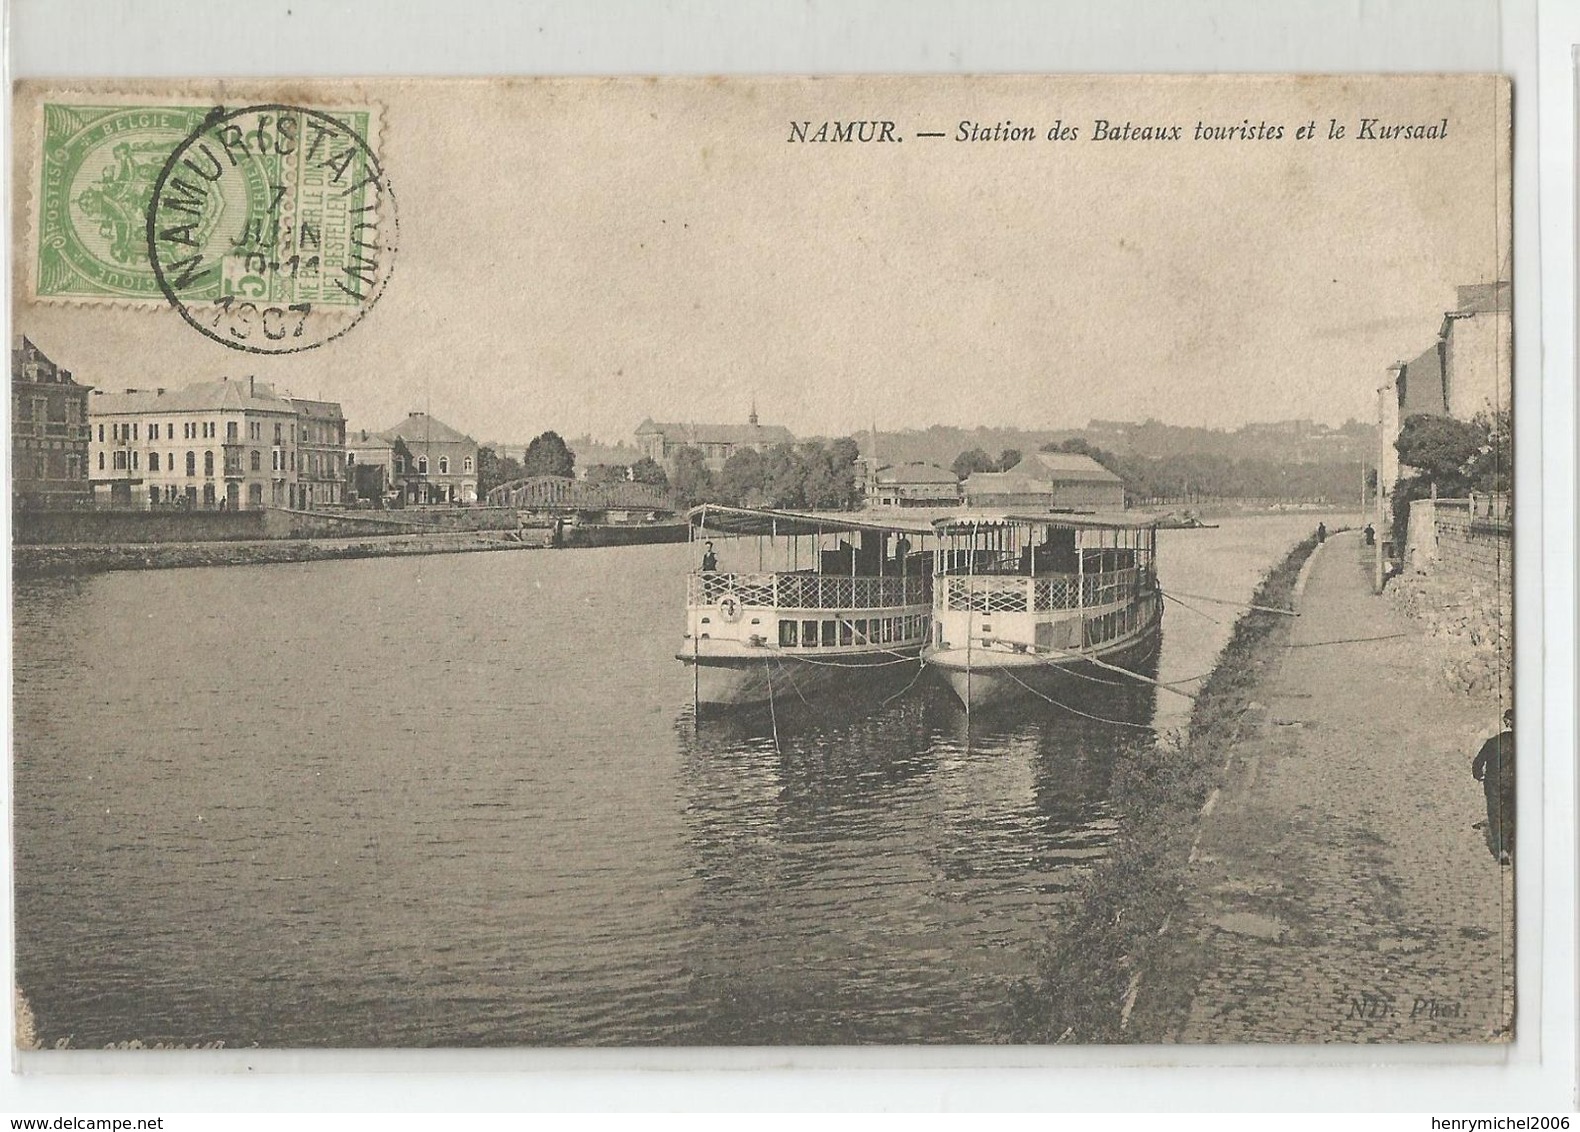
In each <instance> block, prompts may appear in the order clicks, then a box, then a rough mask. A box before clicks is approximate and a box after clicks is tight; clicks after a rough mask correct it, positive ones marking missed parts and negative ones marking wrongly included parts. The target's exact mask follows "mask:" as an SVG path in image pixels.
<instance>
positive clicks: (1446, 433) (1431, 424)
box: [1393, 413, 1514, 536]
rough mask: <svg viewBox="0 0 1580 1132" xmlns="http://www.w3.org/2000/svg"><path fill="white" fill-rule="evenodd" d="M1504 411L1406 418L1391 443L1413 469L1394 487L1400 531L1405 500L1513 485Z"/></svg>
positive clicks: (1399, 533)
mask: <svg viewBox="0 0 1580 1132" xmlns="http://www.w3.org/2000/svg"><path fill="white" fill-rule="evenodd" d="M1510 424H1511V421H1510V418H1509V414H1508V413H1499V414H1498V415H1497V416H1495V417H1489V416H1487V415H1486V414H1481V415H1478V416H1477V417H1475V418H1474V419H1473V420H1469V421H1458V420H1454V419H1452V418H1451V417H1431V416H1425V415H1420V416H1413V417H1406V418H1405V421H1404V423H1403V424H1402V425H1401V426H1400V428H1399V439H1398V440H1396V441H1394V448H1395V449H1396V450H1397V451H1398V453H1399V461H1400V463H1402V464H1405V465H1408V466H1409V467H1412V468H1415V469H1416V471H1415V474H1414V475H1409V476H1401V477H1400V478H1399V482H1398V483H1397V484H1396V485H1395V486H1394V493H1393V524H1394V531H1395V532H1396V536H1402V532H1403V531H1404V530H1405V528H1406V526H1407V524H1408V523H1409V518H1410V504H1411V503H1413V502H1415V501H1416V500H1417V499H1429V498H1431V497H1432V496H1433V495H1434V494H1435V495H1438V496H1441V497H1443V498H1446V499H1454V498H1463V497H1464V496H1466V495H1469V494H1470V493H1472V492H1474V493H1476V494H1484V493H1490V492H1495V491H1508V490H1509V489H1510V487H1511V485H1512V484H1513V475H1514V463H1513V456H1514V454H1513V452H1512V450H1511V446H1510V437H1511V433H1510V431H1509V427H1510Z"/></svg>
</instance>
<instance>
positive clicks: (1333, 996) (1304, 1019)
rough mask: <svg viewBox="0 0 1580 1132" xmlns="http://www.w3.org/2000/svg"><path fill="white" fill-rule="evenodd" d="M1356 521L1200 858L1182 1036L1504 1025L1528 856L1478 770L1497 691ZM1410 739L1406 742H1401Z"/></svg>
mask: <svg viewBox="0 0 1580 1132" xmlns="http://www.w3.org/2000/svg"><path fill="white" fill-rule="evenodd" d="M1363 549H1364V548H1362V547H1361V546H1360V539H1359V537H1358V536H1357V535H1355V534H1353V533H1350V534H1345V535H1340V536H1337V537H1335V538H1332V539H1330V540H1329V541H1328V543H1327V544H1326V545H1325V546H1324V547H1322V548H1320V549H1319V551H1318V552H1317V554H1316V556H1315V557H1314V559H1313V560H1312V562H1311V564H1310V569H1309V573H1308V575H1307V577H1306V581H1305V586H1304V590H1303V592H1301V593H1300V594H1299V596H1298V597H1297V608H1298V610H1299V612H1300V614H1301V616H1300V618H1299V619H1298V620H1296V621H1295V622H1294V623H1293V625H1292V631H1291V634H1290V637H1289V639H1288V641H1287V644H1286V646H1285V649H1284V655H1283V657H1282V659H1281V660H1280V661H1279V663H1278V664H1277V666H1276V668H1275V670H1274V674H1273V675H1272V676H1271V677H1270V679H1269V680H1268V681H1267V683H1266V685H1265V686H1264V687H1263V688H1262V689H1261V690H1260V694H1259V695H1258V697H1257V702H1256V703H1254V704H1253V705H1252V709H1251V714H1252V723H1253V725H1252V726H1251V727H1249V728H1247V729H1246V730H1245V731H1244V732H1243V733H1242V736H1243V737H1242V738H1241V739H1240V740H1239V741H1238V742H1236V743H1235V744H1234V746H1233V749H1232V750H1231V751H1227V752H1224V754H1225V757H1226V762H1227V771H1226V777H1225V781H1224V784H1223V786H1222V787H1221V788H1220V790H1218V791H1217V792H1215V793H1214V795H1213V796H1212V797H1211V798H1210V799H1209V801H1208V803H1207V806H1206V808H1205V809H1204V812H1203V817H1202V821H1201V828H1200V833H1199V836H1198V838H1197V841H1196V843H1195V847H1194V848H1193V850H1192V854H1191V864H1190V866H1189V869H1188V872H1187V881H1186V909H1187V911H1186V915H1185V923H1183V924H1180V925H1178V927H1177V929H1176V932H1177V934H1176V935H1175V939H1176V945H1175V948H1174V951H1175V955H1174V960H1175V962H1177V963H1178V964H1179V966H1178V967H1177V968H1176V970H1174V971H1173V972H1171V973H1170V975H1171V981H1172V980H1178V981H1177V982H1176V983H1175V985H1176V986H1178V985H1181V984H1183V985H1190V984H1194V987H1195V990H1194V994H1193V995H1192V996H1191V998H1190V1002H1189V1006H1188V1009H1186V1008H1183V1007H1181V1008H1179V1009H1176V1011H1175V1012H1174V1017H1173V1018H1172V1019H1171V1020H1170V1023H1169V1025H1168V1030H1169V1032H1168V1033H1166V1034H1160V1035H1157V1036H1159V1037H1163V1038H1165V1040H1173V1041H1181V1042H1229V1043H1234V1042H1416V1041H1428V1042H1487V1041H1499V1040H1507V1038H1508V1037H1509V1036H1510V1032H1511V1026H1512V1021H1513V1003H1514V952H1513V943H1514V929H1513V924H1514V888H1513V876H1512V872H1513V870H1512V868H1510V867H1506V866H1501V865H1500V864H1499V863H1498V862H1497V861H1496V860H1495V859H1494V858H1493V856H1492V854H1491V853H1490V852H1489V850H1488V848H1487V844H1486V841H1485V839H1484V836H1483V832H1482V830H1481V829H1480V828H1478V827H1477V823H1480V822H1482V821H1484V820H1485V816H1486V814H1485V802H1484V798H1483V794H1482V787H1481V784H1480V783H1479V782H1477V781H1476V780H1475V779H1474V778H1473V777H1472V776H1471V770H1470V767H1471V760H1472V758H1473V757H1474V755H1475V753H1476V750H1477V748H1478V747H1479V746H1480V744H1481V742H1482V741H1483V740H1484V739H1485V738H1487V737H1488V736H1489V735H1490V734H1493V733H1494V732H1496V731H1497V729H1498V728H1497V724H1498V720H1499V717H1500V711H1501V709H1500V705H1499V704H1498V703H1497V702H1496V700H1495V699H1494V698H1492V697H1491V696H1482V697H1472V696H1467V695H1466V694H1465V693H1464V692H1463V691H1457V692H1456V691H1454V690H1452V689H1451V688H1450V687H1449V686H1448V684H1447V682H1446V681H1445V680H1444V679H1443V670H1442V657H1441V654H1440V652H1439V648H1440V645H1439V644H1438V642H1436V641H1434V640H1432V639H1430V638H1427V637H1425V636H1424V635H1423V634H1422V633H1421V632H1420V631H1419V627H1418V626H1417V625H1416V624H1415V623H1414V622H1412V621H1411V620H1410V619H1409V618H1407V617H1405V616H1403V615H1401V614H1399V613H1398V612H1396V611H1395V610H1394V608H1393V607H1392V605H1391V604H1389V603H1387V602H1386V601H1385V600H1384V599H1383V598H1381V597H1376V596H1373V594H1372V592H1371V585H1370V576H1369V572H1368V569H1367V566H1368V564H1369V559H1368V558H1367V557H1366V556H1365V554H1364V553H1363ZM1402 736H1408V738H1407V739H1406V738H1402Z"/></svg>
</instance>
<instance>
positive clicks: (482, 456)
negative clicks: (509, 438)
mask: <svg viewBox="0 0 1580 1132" xmlns="http://www.w3.org/2000/svg"><path fill="white" fill-rule="evenodd" d="M520 478H521V461H519V460H517V459H515V458H514V457H511V456H501V455H499V453H497V452H495V451H494V450H493V449H492V448H479V449H478V450H477V494H478V495H479V496H485V495H487V494H488V493H489V492H490V491H492V490H493V489H494V488H496V487H498V486H499V485H500V484H502V483H509V482H510V481H511V480H518V479H520Z"/></svg>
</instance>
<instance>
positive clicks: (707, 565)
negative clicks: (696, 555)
mask: <svg viewBox="0 0 1580 1132" xmlns="http://www.w3.org/2000/svg"><path fill="white" fill-rule="evenodd" d="M718 568H719V560H718V558H717V557H715V556H714V553H713V544H712V543H711V542H705V543H703V544H702V572H703V573H705V574H711V573H712V572H713V571H715V570H717V569H718Z"/></svg>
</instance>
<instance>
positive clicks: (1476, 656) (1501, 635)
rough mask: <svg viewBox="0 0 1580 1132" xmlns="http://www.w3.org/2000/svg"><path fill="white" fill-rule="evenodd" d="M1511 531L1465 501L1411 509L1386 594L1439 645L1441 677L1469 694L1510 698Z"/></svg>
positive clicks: (1422, 502) (1437, 502) (1445, 501)
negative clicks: (1401, 555)
mask: <svg viewBox="0 0 1580 1132" xmlns="http://www.w3.org/2000/svg"><path fill="white" fill-rule="evenodd" d="M1512 533H1513V532H1512V528H1511V526H1510V524H1509V523H1508V522H1507V521H1506V520H1502V519H1499V518H1496V517H1494V516H1493V515H1492V514H1490V513H1487V509H1486V508H1483V507H1477V506H1476V505H1474V504H1473V503H1472V502H1471V501H1469V500H1458V499H1420V500H1417V501H1416V502H1414V503H1412V504H1411V505H1410V538H1409V544H1408V551H1407V553H1406V556H1405V563H1404V570H1403V573H1401V574H1400V575H1399V576H1398V577H1396V578H1394V579H1393V580H1392V581H1391V582H1389V584H1388V588H1387V591H1386V592H1387V593H1388V595H1389V597H1390V598H1391V599H1392V600H1393V601H1394V603H1395V604H1396V605H1398V606H1399V607H1400V609H1402V610H1403V611H1404V612H1405V613H1406V614H1408V615H1409V616H1410V617H1412V618H1414V619H1415V620H1417V621H1419V622H1421V623H1422V624H1423V625H1424V626H1425V628H1426V630H1427V632H1428V633H1430V634H1431V635H1432V636H1433V637H1436V638H1438V639H1439V640H1440V641H1441V642H1443V644H1444V657H1445V658H1444V664H1443V677H1444V679H1445V680H1447V681H1448V683H1449V685H1450V686H1451V687H1454V688H1457V689H1462V690H1464V691H1468V692H1492V693H1500V692H1501V694H1503V695H1505V696H1508V695H1511V694H1512V688H1513V684H1512V669H1513V662H1514V647H1513V642H1514V555H1513V538H1512Z"/></svg>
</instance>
